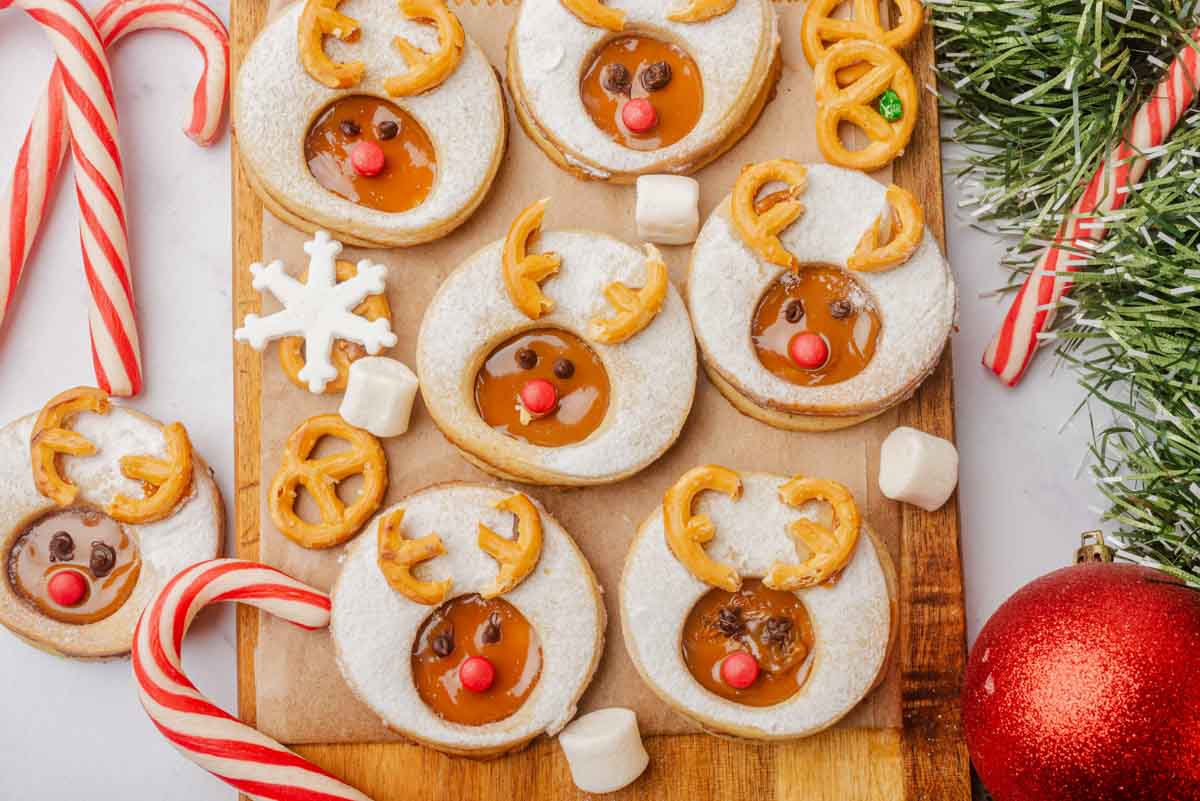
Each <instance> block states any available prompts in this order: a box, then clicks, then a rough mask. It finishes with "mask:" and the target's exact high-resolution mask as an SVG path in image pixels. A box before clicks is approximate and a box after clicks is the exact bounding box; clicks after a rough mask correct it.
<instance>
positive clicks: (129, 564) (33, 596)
mask: <svg viewBox="0 0 1200 801" xmlns="http://www.w3.org/2000/svg"><path fill="white" fill-rule="evenodd" d="M141 567H142V561H141V557H140V555H139V554H138V548H137V545H136V544H135V543H134V541H133V538H132V537H130V536H129V534H128V533H126V531H125V529H124V528H122V527H121V525H120V524H119V523H117V522H116V521H115V520H113V519H112V518H110V517H109V516H108V515H105V514H103V513H102V512H99V511H96V510H94V509H68V510H66V511H62V512H54V513H52V514H49V515H47V516H46V517H43V518H41V519H40V520H37V521H35V522H34V523H33V524H32V525H30V526H29V528H28V529H27V530H26V531H25V532H24V533H22V534H21V536H20V537H18V538H17V541H16V543H15V544H14V545H13V549H12V552H11V553H10V554H9V556H8V576H9V580H10V581H11V582H12V585H13V587H14V589H16V591H17V594H18V595H20V596H21V597H23V598H25V599H26V600H28V601H29V602H30V603H32V604H33V605H34V606H36V607H37V608H38V609H39V610H40V611H41V612H42V614H44V615H46V617H49V618H52V619H54V620H57V621H59V622H61V623H75V624H82V623H95V622H96V621H98V620H103V619H104V618H106V617H108V616H109V615H111V614H112V613H114V612H116V611H117V610H118V609H120V608H121V606H122V605H123V604H124V603H125V601H126V600H127V599H128V598H129V595H130V594H131V593H132V592H133V588H134V587H135V586H136V585H137V580H138V574H139V573H140V572H141ZM62 570H71V571H74V572H76V573H78V574H80V575H81V576H83V579H84V584H85V586H86V590H85V591H84V593H83V597H82V598H81V599H80V600H79V602H78V603H75V604H73V605H71V606H62V605H60V604H58V603H57V602H56V601H55V600H54V599H53V598H52V597H51V595H50V592H49V585H50V580H51V579H52V578H53V577H54V575H55V574H56V573H58V572H59V571H62Z"/></svg>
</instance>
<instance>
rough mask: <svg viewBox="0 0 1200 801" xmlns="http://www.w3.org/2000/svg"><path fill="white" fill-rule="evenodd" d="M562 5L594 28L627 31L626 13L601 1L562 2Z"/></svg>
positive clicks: (574, 0)
mask: <svg viewBox="0 0 1200 801" xmlns="http://www.w3.org/2000/svg"><path fill="white" fill-rule="evenodd" d="M562 4H563V5H564V6H565V7H566V9H567V10H568V11H570V12H571V13H572V14H574V15H575V16H577V17H579V19H580V20H582V21H583V22H584V23H586V24H588V25H591V26H592V27H594V28H604V29H606V30H610V31H614V32H620V31H623V30H625V12H624V11H621V10H620V9H616V8H610V7H609V6H606V5H604V4H603V3H601V2H600V0H562Z"/></svg>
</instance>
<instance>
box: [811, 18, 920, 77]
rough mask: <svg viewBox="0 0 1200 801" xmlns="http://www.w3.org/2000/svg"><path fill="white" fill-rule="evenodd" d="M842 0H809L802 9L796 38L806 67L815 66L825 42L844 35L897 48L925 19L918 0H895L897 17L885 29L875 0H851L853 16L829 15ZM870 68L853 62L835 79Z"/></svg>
mask: <svg viewBox="0 0 1200 801" xmlns="http://www.w3.org/2000/svg"><path fill="white" fill-rule="evenodd" d="M844 2H845V0H809V2H808V6H807V7H806V8H805V9H804V21H803V23H802V27H801V29H800V42H801V44H802V45H803V46H804V57H805V58H807V59H808V64H809V66H810V67H815V66H817V62H819V61H820V60H821V59H822V58H824V57H825V53H826V52H827V48H826V47H825V43H826V42H840V41H844V40H846V39H868V40H870V41H872V42H878V43H879V44H882V45H887V46H888V47H890V48H892V49H893V50H899V49H900V48H901V47H904V46H906V45H908V44H909V43H911V42H912V41H913V40H914V39H916V38H917V34H918V33H920V32H921V27H922V25H924V23H925V9H924V7H923V6H922V5H921V2H920V0H895V3H896V7H897V8H898V9H899V11H900V21H899V22H897V23H896V26H895V27H893V28H891V29H887V28H884V27H883V22H882V20H881V19H880V17H879V3H878V0H854V4H853V10H854V13H853V16H852V17H851V18H850V19H839V18H837V17H834V16H832V14H833V13H834V12H835V11H837V9H838V8H839V7H840V6H841V5H842V4H843V3H844ZM869 70H870V66H869V65H867V64H854V65H852V66H849V67H845V68H843V69H842V70H840V71H839V72H838V83H840V84H841V85H843V86H845V85H846V84H848V83H852V82H853V81H856V80H858V79H859V78H861V77H862V76H863V75H865V74H866V73H867V72H868V71H869Z"/></svg>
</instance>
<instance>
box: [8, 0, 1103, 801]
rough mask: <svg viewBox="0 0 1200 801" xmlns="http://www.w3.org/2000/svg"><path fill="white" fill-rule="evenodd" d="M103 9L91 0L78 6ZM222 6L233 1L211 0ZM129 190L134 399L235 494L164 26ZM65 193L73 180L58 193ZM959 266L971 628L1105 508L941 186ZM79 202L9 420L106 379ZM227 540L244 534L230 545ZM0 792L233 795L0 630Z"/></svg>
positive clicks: (222, 218) (117, 682) (213, 650)
mask: <svg viewBox="0 0 1200 801" xmlns="http://www.w3.org/2000/svg"><path fill="white" fill-rule="evenodd" d="M84 4H85V5H87V6H89V7H91V6H94V5H98V3H96V2H94V0H84ZM212 5H213V7H214V8H215V10H216V11H217V12H218V13H219V14H221V15H222V17H226V18H227V16H228V11H229V8H228V2H227V0H214V1H213V2H212ZM50 64H51V56H50V51H49V48H48V47H47V45H46V43H45V41H44V39H43V36H42V34H41V32H40V31H39V30H38V29H37V27H36V26H35V25H34V24H33V23H32V22H30V21H29V20H28V19H27V18H26V17H25V16H24V15H23V14H20V13H18V12H16V11H8V12H4V13H0V76H3V77H2V79H0V108H3V109H4V110H5V111H4V113H3V115H0V165H4V166H3V168H0V175H5V176H7V174H8V171H9V170H10V169H11V167H10V165H11V164H12V163H13V161H14V159H15V157H16V152H17V149H18V147H19V146H20V142H21V139H22V137H23V136H24V132H25V125H26V121H27V119H28V117H29V115H30V114H31V113H32V109H33V107H34V103H35V99H36V98H37V97H38V95H39V93H40V92H41V91H42V89H43V87H44V84H45V80H46V76H47V75H48V73H49V68H50ZM113 68H114V71H115V74H116V82H117V96H118V98H119V99H120V102H119V107H120V109H119V110H120V115H121V123H122V128H121V136H122V150H123V153H124V155H125V162H126V169H127V175H126V181H127V187H128V195H129V197H130V225H131V231H132V241H133V260H134V264H135V265H136V288H137V296H138V300H139V306H140V321H141V325H142V331H143V356H144V359H145V371H146V374H147V375H148V376H149V382H148V384H147V387H148V388H147V391H146V393H145V394H144V395H143V397H142V398H140V399H139V401H138V405H139V406H140V407H141V408H143V409H145V410H146V411H147V412H149V413H151V414H153V415H155V416H156V417H159V418H161V419H164V420H175V419H179V420H184V421H186V422H187V425H188V430H189V432H190V433H191V435H192V439H193V441H194V443H195V445H196V447H197V448H198V449H199V450H200V451H201V452H202V453H203V454H204V455H205V457H206V458H207V459H208V460H209V461H210V462H211V463H212V465H213V467H214V468H215V469H216V471H217V474H218V476H219V478H220V480H221V486H222V489H223V491H224V492H225V495H226V499H227V500H228V499H230V498H232V489H233V487H232V480H233V426H232V405H233V400H232V399H233V385H232V375H231V370H230V365H231V358H232V356H231V350H232V338H231V337H230V335H229V331H230V315H231V308H230V278H229V276H230V263H229V259H230V197H229V194H230V193H229V141H228V137H227V136H226V138H224V139H223V140H222V141H221V142H220V143H219V144H218V145H217V146H215V147H213V148H211V149H209V150H201V149H199V148H197V147H196V146H195V145H194V144H192V142H191V141H190V140H188V139H187V138H186V137H185V136H184V135H183V134H182V132H181V128H182V126H183V122H184V119H185V117H186V115H187V114H188V113H189V112H190V99H191V94H192V89H193V87H194V85H195V80H196V76H197V75H198V70H199V57H198V56H196V55H194V54H193V52H192V51H191V49H190V46H186V45H183V46H181V43H180V41H179V40H178V37H177V36H175V35H173V34H168V33H158V32H155V33H141V34H137V35H136V36H134V37H131V38H130V39H129V40H128V41H126V42H123V43H121V44H120V45H118V47H117V50H116V52H115V54H114V58H113ZM67 186H68V184H66V183H64V184H63V185H62V187H63V188H65V187H67ZM946 189H947V193H946V205H947V213H948V218H949V221H950V222H949V236H950V245H949V249H950V257H951V260H952V262H953V264H954V266H955V272H956V274H957V276H958V281H959V285H960V289H961V294H962V305H961V311H960V317H961V320H960V324H961V330H960V331H959V333H958V335H957V336H956V337H955V339H954V359H955V363H956V371H955V372H956V375H955V384H956V391H957V398H958V444H959V448H960V451H961V454H962V477H961V482H960V490H959V500H960V505H961V509H962V540H963V550H964V562H965V573H966V576H965V581H966V595H967V624H968V630H969V635H970V636H971V637H974V635H975V633H977V632H978V631H979V629H980V627H981V626H982V625H983V623H984V621H985V620H986V619H987V617H988V615H989V614H990V613H991V612H992V611H993V610H994V609H995V608H996V606H997V605H999V604H1000V603H1001V602H1002V601H1003V600H1004V599H1005V598H1006V597H1007V596H1008V595H1009V594H1011V593H1012V592H1013V591H1014V590H1016V589H1017V588H1018V587H1019V586H1021V585H1022V584H1024V583H1025V582H1026V581H1029V580H1030V579H1032V578H1035V577H1036V576H1039V575H1041V574H1042V573H1045V572H1047V571H1049V570H1052V569H1054V568H1056V567H1060V566H1062V565H1064V564H1066V563H1067V562H1069V561H1070V559H1071V556H1072V553H1073V549H1074V547H1075V546H1076V544H1077V541H1078V540H1077V535H1078V533H1079V532H1080V531H1082V530H1084V529H1085V528H1088V527H1093V526H1095V523H1096V515H1095V513H1094V512H1093V511H1089V510H1088V505H1089V504H1095V503H1097V500H1096V494H1095V491H1094V490H1093V488H1092V487H1091V483H1090V481H1089V479H1088V477H1087V476H1086V474H1084V475H1082V477H1076V474H1077V472H1078V467H1079V465H1080V462H1081V460H1082V459H1083V457H1084V453H1085V448H1086V444H1087V441H1088V431H1087V427H1088V423H1087V420H1086V418H1085V417H1081V418H1079V419H1077V420H1076V421H1075V422H1074V423H1072V424H1070V425H1069V426H1067V427H1066V429H1065V430H1062V431H1060V428H1062V426H1063V424H1064V423H1065V422H1066V421H1067V420H1068V418H1069V416H1070V414H1071V411H1072V410H1073V409H1074V407H1075V406H1076V404H1077V403H1078V402H1079V399H1080V392H1079V390H1078V388H1077V387H1076V385H1075V383H1074V379H1073V376H1072V375H1071V373H1070V372H1069V371H1068V370H1058V371H1054V370H1053V369H1052V368H1053V367H1054V359H1053V358H1052V357H1048V356H1046V355H1045V354H1043V357H1042V358H1040V359H1039V360H1038V363H1037V365H1036V367H1035V369H1034V371H1033V373H1032V374H1031V375H1030V376H1028V377H1027V380H1026V381H1025V384H1024V385H1023V386H1022V387H1021V388H1020V389H1018V390H1015V391H1014V390H1009V389H1006V388H1004V387H1002V386H1001V385H1000V384H998V383H997V382H995V381H993V380H992V379H990V378H988V377H987V376H986V375H985V372H984V370H983V368H982V367H980V366H979V357H980V354H981V353H982V351H983V348H984V346H985V345H986V343H987V341H988V339H989V337H990V335H991V332H992V330H993V328H994V327H995V325H996V324H997V322H998V320H999V319H1000V317H1001V315H1002V313H1003V308H1002V306H1001V305H1000V301H998V300H997V299H995V298H993V297H983V295H984V293H986V292H988V290H991V289H993V288H994V287H996V286H999V285H1000V284H1002V283H1003V281H1004V273H1003V272H1002V270H1001V269H1000V268H999V267H998V266H997V259H998V257H999V255H1000V248H999V246H998V245H997V244H996V243H995V242H993V241H992V239H991V238H990V237H989V236H986V235H984V234H981V233H979V232H976V231H973V230H970V229H969V228H968V227H967V226H966V224H965V223H964V222H963V215H961V214H959V213H958V211H957V205H958V200H959V198H960V194H959V193H958V192H957V191H956V188H955V187H954V186H953V185H951V184H950V183H949V182H948V185H947V187H946ZM76 226H77V222H76V212H75V202H74V195H73V192H71V191H61V189H60V191H59V192H58V194H57V198H56V200H55V203H54V208H53V211H52V213H51V220H50V222H49V224H48V225H47V227H46V228H45V229H44V232H43V234H42V237H41V241H40V243H39V245H38V248H37V250H36V252H35V256H34V259H33V263H32V265H31V267H30V269H29V271H28V273H27V274H26V276H25V280H24V281H23V282H22V287H21V290H20V292H19V295H18V297H17V302H16V306H15V308H14V309H13V310H12V312H11V315H10V319H8V320H6V321H5V325H4V327H3V329H2V330H0V420H3V421H7V420H9V419H11V418H13V417H16V416H18V415H21V414H24V413H27V412H30V411H33V410H35V409H37V408H38V407H39V406H41V404H42V403H43V402H44V401H45V399H46V398H48V397H49V396H50V395H52V394H53V393H55V392H57V391H59V390H61V389H62V388H64V387H67V386H72V385H75V384H82V383H91V382H92V381H93V376H92V368H91V361H90V355H89V351H88V345H87V325H86V316H85V309H86V302H87V294H86V293H87V290H86V287H85V284H84V280H83V274H82V268H81V266H80V259H79V249H78V233H77V227H76ZM230 550H232V543H230ZM234 642H235V640H234V627H233V615H232V614H231V613H230V611H229V610H222V611H221V612H209V613H206V614H205V615H204V616H203V617H202V618H201V619H200V620H199V621H198V622H197V624H196V625H195V626H194V628H193V630H192V633H191V634H190V635H189V637H188V641H187V645H186V648H185V658H184V667H185V669H186V670H187V672H188V673H189V675H190V676H191V677H192V679H193V680H194V681H195V683H196V684H197V686H198V687H200V688H201V689H202V690H204V691H205V692H207V693H209V694H210V695H211V696H212V697H213V699H214V700H215V701H216V702H217V703H219V704H221V705H223V706H225V708H227V709H231V708H233V706H234V701H235V687H234V681H235V673H234ZM0 666H2V667H0V676H2V677H3V682H4V685H5V687H4V689H3V690H0V798H4V799H18V798H25V799H38V801H58V800H59V799H63V801H67V800H68V799H70V800H71V801H73V800H74V799H75V798H78V797H79V796H80V795H86V796H89V797H91V798H95V799H105V800H107V799H160V798H162V799H165V798H170V799H172V801H207V800H208V799H229V798H232V797H233V796H232V792H231V791H230V790H229V789H228V788H226V787H225V785H223V784H221V783H220V782H218V781H217V780H215V779H213V778H212V777H210V776H208V775H207V774H206V773H204V772H203V771H201V770H200V769H198V768H196V767H194V766H193V765H192V764H191V763H189V762H187V761H186V760H184V759H183V758H181V757H179V756H178V755H177V754H176V753H175V752H174V751H173V749H172V748H171V747H170V746H169V745H168V744H167V742H166V740H164V739H163V738H162V737H161V736H159V734H158V733H157V732H156V731H155V730H154V728H153V727H152V726H151V724H150V722H149V720H148V719H147V718H146V716H145V714H144V713H143V712H142V710H141V708H140V706H139V705H138V703H137V702H136V694H135V688H134V683H133V679H132V675H131V671H130V668H129V663H128V661H127V660H121V661H117V662H111V663H106V664H96V665H87V666H84V665H80V664H76V663H74V662H70V661H68V660H64V659H59V658H56V657H52V656H48V655H46V654H43V653H41V652H40V651H35V650H33V649H32V648H29V647H28V646H26V645H24V644H23V643H21V642H20V641H18V640H17V639H16V638H14V637H12V636H8V634H7V632H0Z"/></svg>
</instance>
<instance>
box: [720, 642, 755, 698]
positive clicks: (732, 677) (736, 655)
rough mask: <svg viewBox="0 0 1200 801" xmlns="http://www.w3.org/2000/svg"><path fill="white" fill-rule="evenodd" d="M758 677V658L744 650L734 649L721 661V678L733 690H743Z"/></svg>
mask: <svg viewBox="0 0 1200 801" xmlns="http://www.w3.org/2000/svg"><path fill="white" fill-rule="evenodd" d="M757 678H758V660H757V659H755V658H754V657H753V656H751V655H750V654H748V653H746V652H745V651H734V652H733V653H732V654H730V655H729V656H727V657H725V660H724V661H723V662H721V679H722V680H723V681H724V682H725V683H726V684H728V685H729V686H730V687H732V688H734V689H735V690H744V689H746V688H747V687H749V686H750V685H751V684H753V683H754V680H755V679H757Z"/></svg>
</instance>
